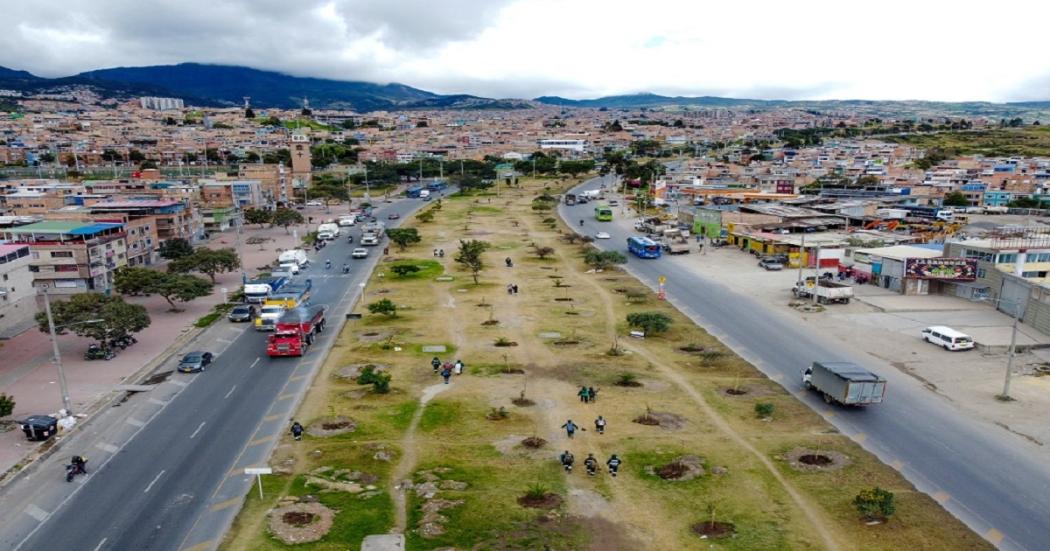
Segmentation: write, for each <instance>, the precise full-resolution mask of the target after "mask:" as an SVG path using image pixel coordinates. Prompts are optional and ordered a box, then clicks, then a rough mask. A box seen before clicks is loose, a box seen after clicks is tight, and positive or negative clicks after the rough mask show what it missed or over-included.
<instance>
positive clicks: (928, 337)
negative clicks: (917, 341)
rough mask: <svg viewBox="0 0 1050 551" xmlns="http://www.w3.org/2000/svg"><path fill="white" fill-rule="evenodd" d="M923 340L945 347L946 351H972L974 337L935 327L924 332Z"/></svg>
mask: <svg viewBox="0 0 1050 551" xmlns="http://www.w3.org/2000/svg"><path fill="white" fill-rule="evenodd" d="M922 340H924V341H926V342H928V343H931V344H936V345H937V346H940V347H943V348H944V349H945V350H972V349H973V347H974V342H973V337H971V336H969V335H967V334H965V333H960V332H958V331H956V330H955V329H952V328H951V327H945V326H943V325H933V326H930V327H927V328H926V329H923V330H922Z"/></svg>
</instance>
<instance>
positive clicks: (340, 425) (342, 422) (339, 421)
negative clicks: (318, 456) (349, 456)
mask: <svg viewBox="0 0 1050 551" xmlns="http://www.w3.org/2000/svg"><path fill="white" fill-rule="evenodd" d="M355 430H357V422H356V421H354V420H353V419H351V418H349V417H344V416H342V415H336V416H333V417H323V418H321V419H318V420H316V421H314V422H313V423H310V425H309V426H307V427H306V432H307V433H308V434H310V435H311V436H319V437H326V436H335V435H337V434H346V433H349V432H354V431H355Z"/></svg>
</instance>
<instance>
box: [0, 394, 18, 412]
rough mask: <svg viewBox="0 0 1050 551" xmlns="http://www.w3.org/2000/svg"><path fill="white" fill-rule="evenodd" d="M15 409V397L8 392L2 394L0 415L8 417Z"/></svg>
mask: <svg viewBox="0 0 1050 551" xmlns="http://www.w3.org/2000/svg"><path fill="white" fill-rule="evenodd" d="M13 411H15V398H14V397H13V396H8V395H7V394H0V417H7V416H8V415H11V413H12V412H13Z"/></svg>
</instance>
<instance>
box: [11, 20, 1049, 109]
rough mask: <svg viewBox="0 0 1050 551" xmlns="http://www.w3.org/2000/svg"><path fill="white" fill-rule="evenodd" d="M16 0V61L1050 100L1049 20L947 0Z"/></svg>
mask: <svg viewBox="0 0 1050 551" xmlns="http://www.w3.org/2000/svg"><path fill="white" fill-rule="evenodd" d="M9 4H11V6H10V7H11V8H13V9H10V10H8V17H7V18H5V22H4V23H0V28H3V29H4V31H5V32H4V33H2V34H0V65H2V66H6V67H10V68H13V69H22V70H28V71H30V72H32V73H34V74H38V75H40V76H49V77H54V76H67V75H70V74H75V73H79V72H82V71H88V70H93V69H100V68H107V67H116V66H143V65H155V64H156V65H161V64H172V63H180V62H200V63H215V64H233V65H243V66H248V67H253V68H258V69H264V70H274V71H280V72H284V73H287V74H291V75H295V76H311V77H320V78H329V79H335V80H360V81H370V82H378V83H385V82H399V83H403V84H407V85H410V86H414V87H418V88H422V89H426V90H431V91H434V92H438V93H445V94H447V93H467V94H474V95H479V96H486V97H507V98H533V97H537V96H543V95H558V96H563V97H567V98H572V99H587V98H595V97H601V96H608V95H618V94H632V93H639V92H652V93H657V94H663V95H672V96H674V95H685V96H701V95H711V96H723V97H735V98H754V99H789V100H808V99H814V100H819V99H872V100H908V99H915V100H937V101H995V102H1005V101H1027V100H1046V99H1050V97H1048V96H1047V94H1046V92H1045V90H1047V89H1048V85H1050V60H1046V59H1042V58H1037V57H1035V56H1025V55H1018V52H1021V53H1023V52H1034V51H1038V36H1036V34H1035V33H1023V32H1021V33H1016V34H1014V35H1012V36H1011V39H1010V41H1008V42H1004V41H993V40H982V39H981V38H980V37H981V34H982V31H984V30H991V29H988V27H989V26H988V23H987V21H986V19H987V18H986V17H985V16H984V15H982V13H981V11H980V10H969V9H964V8H965V6H963V7H962V8H960V7H958V6H957V7H955V9H953V10H952V11H950V12H948V11H945V10H942V9H940V8H938V7H929V6H923V5H912V4H905V3H904V2H897V1H894V2H889V3H883V4H880V5H879V8H880V9H879V10H878V11H877V12H872V11H864V10H863V9H860V8H852V7H851V8H843V7H842V5H841V4H835V3H830V2H812V3H809V4H808V5H807V6H806V7H805V8H798V7H797V6H788V5H781V4H775V3H772V2H769V3H766V2H758V3H755V4H748V5H747V6H699V7H698V6H692V5H689V4H685V3H681V2H672V1H664V2H660V1H658V2H655V3H651V4H648V5H647V9H646V10H644V11H639V10H638V9H637V8H634V9H632V8H631V7H630V5H629V4H626V3H622V4H621V3H617V2H612V3H610V2H602V3H598V2H592V1H589V0H588V1H581V2H573V3H572V4H571V5H568V6H564V5H557V4H556V3H554V2H551V1H549V0H498V1H496V2H477V1H475V0H457V1H456V2H453V3H452V4H451V5H450V4H449V3H443V4H442V5H441V6H439V7H435V6H433V5H431V4H428V3H425V2H399V3H398V4H397V5H396V6H391V5H389V4H384V3H380V2H370V1H354V0H329V1H325V0H309V1H305V2H299V3H295V4H294V5H290V4H287V3H282V2H276V1H269V0H266V1H262V2H259V1H253V2H249V1H247V0H227V1H223V2H218V3H215V2H210V3H208V4H204V3H201V4H200V5H199V6H198V5H195V4H194V2H181V3H179V4H178V5H174V4H168V3H150V4H139V3H135V2H125V1H123V0H78V1H73V2H69V3H65V4H64V5H62V6H61V7H57V6H52V5H44V4H38V3H34V2H25V1H19V0H15V1H13V2H10V3H9ZM1013 4H1016V6H1012V5H1013ZM1001 8H1002V13H1024V14H1026V16H1025V18H1026V19H1034V20H1038V19H1039V18H1040V17H1041V16H1045V15H1050V7H1046V6H1031V5H1022V4H1020V3H1019V2H1013V1H1007V2H1006V3H1005V5H1002V6H1001ZM1014 8H1016V9H1014ZM857 37H861V38H859V39H858V38H857ZM850 40H852V41H850Z"/></svg>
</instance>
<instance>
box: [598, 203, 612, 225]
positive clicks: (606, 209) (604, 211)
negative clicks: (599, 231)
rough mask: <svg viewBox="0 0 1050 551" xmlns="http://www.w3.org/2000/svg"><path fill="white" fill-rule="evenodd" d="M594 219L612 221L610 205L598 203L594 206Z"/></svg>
mask: <svg viewBox="0 0 1050 551" xmlns="http://www.w3.org/2000/svg"><path fill="white" fill-rule="evenodd" d="M594 219H595V220H597V221H599V222H611V221H612V207H610V206H609V205H598V206H597V207H594Z"/></svg>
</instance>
